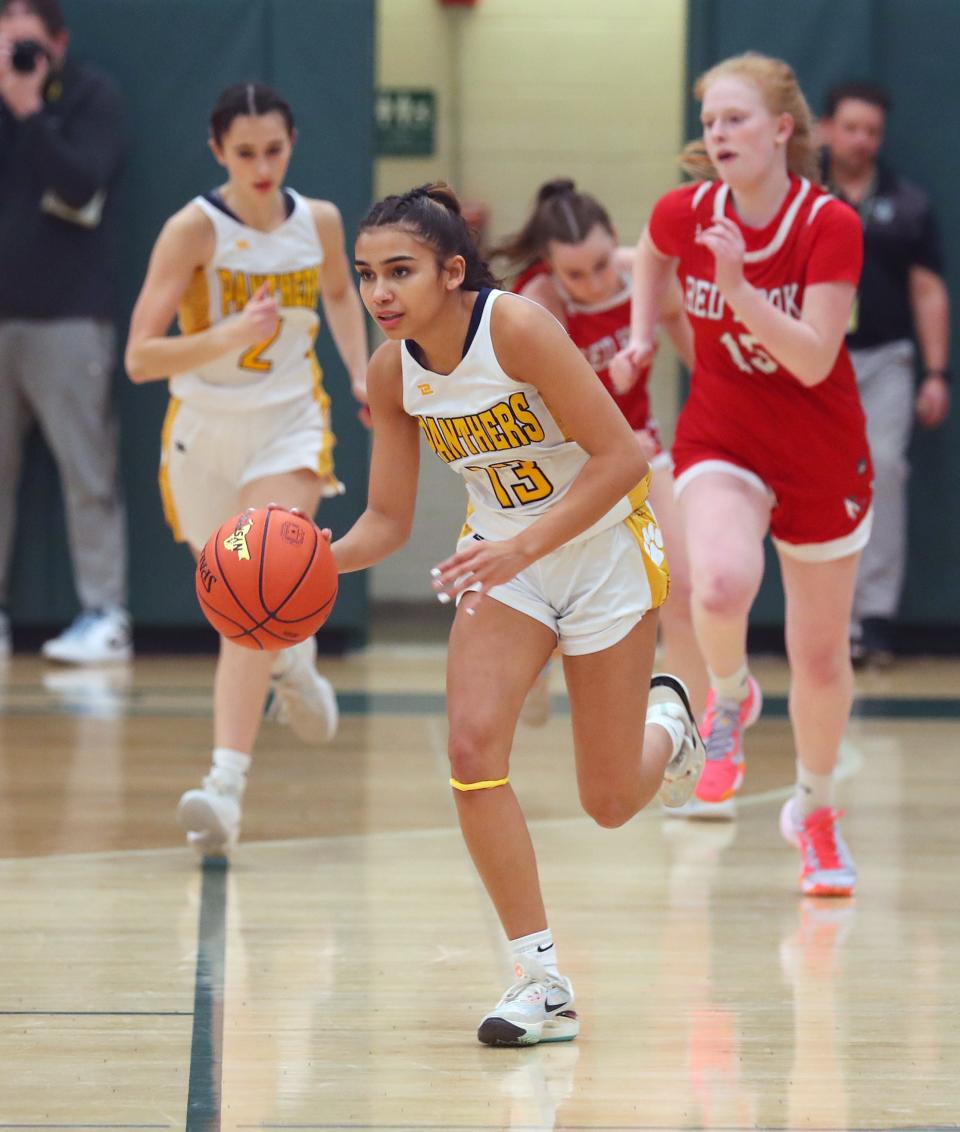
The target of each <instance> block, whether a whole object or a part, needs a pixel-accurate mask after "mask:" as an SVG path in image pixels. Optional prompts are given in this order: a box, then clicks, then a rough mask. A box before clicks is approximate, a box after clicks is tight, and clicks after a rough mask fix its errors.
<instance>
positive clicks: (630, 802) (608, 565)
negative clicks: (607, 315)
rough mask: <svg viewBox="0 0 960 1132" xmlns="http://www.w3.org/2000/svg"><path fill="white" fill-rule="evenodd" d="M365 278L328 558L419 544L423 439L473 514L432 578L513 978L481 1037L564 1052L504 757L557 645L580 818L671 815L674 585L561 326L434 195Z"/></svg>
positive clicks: (631, 456)
mask: <svg viewBox="0 0 960 1132" xmlns="http://www.w3.org/2000/svg"><path fill="white" fill-rule="evenodd" d="M355 262H356V267H357V271H358V273H359V275H360V292H361V297H362V298H363V302H364V305H365V306H366V307H367V310H368V311H369V312H370V314H371V315H372V316H373V317H374V318H375V319H376V321H377V323H378V325H379V326H380V327H381V329H382V330H383V331H384V333H385V334H386V336H387V338H388V339H390V340H389V341H388V342H385V343H384V344H383V345H382V346H381V347H380V348H379V349H378V350H377V352H376V353H375V354H374V357H373V359H372V360H371V363H370V368H369V372H368V394H369V398H370V408H371V413H372V418H373V430H374V445H373V458H372V466H371V470H370V483H369V491H368V503H367V509H366V511H365V512H364V513H363V515H362V516H361V517H360V518H359V519H358V521H357V522H356V524H355V525H354V526H353V527H352V528H351V529H350V530H349V531H348V532H347V533H346V534H345V535H344V536H343V537H342V538H340V539H339V540H338V541H336V542H334V543H333V553H334V557H335V559H336V561H337V565H338V568H339V569H340V571H341V572H346V571H351V570H362V569H365V568H366V567H369V566H372V565H374V564H375V563H377V562H380V561H381V560H382V559H384V558H386V557H387V556H388V555H389V554H390V553H392V552H393V551H394V550H396V549H397V548H398V547H400V546H401V545H402V544H403V543H404V542H405V541H406V539H407V538H408V537H409V534H410V527H411V522H412V518H413V512H414V504H415V497H416V491H417V473H418V465H419V453H420V434H421V433H422V434H423V436H424V438H425V440H426V442H427V443H428V445H429V446H430V447H431V448H432V449H433V451H434V452H435V453H436V454H437V455H438V456H439V458H440V459H441V460H443V461H444V463H446V464H448V465H449V466H450V467H451V469H452V470H453V471H455V472H457V473H459V474H460V475H461V476H462V477H463V479H464V481H465V484H466V488H467V492H468V496H469V501H470V510H469V513H468V518H467V524H466V526H465V527H464V529H463V531H462V532H461V536H460V541H459V543H458V549H457V551H456V553H455V554H454V555H453V556H452V557H450V558H449V559H447V560H446V561H445V562H442V563H441V564H440V565H439V566H437V567H435V568H434V571H433V574H434V588H435V589H436V590H437V591H438V596H440V597H441V599H446V600H451V599H454V598H455V599H457V600H458V601H459V607H458V609H457V612H456V617H455V619H454V623H453V627H452V630H451V634H450V645H449V654H448V665H447V705H448V715H449V756H450V766H451V779H450V785H451V787H452V788H453V791H454V798H455V800H456V805H457V812H458V815H459V819H460V825H461V829H462V831H463V835H464V838H465V840H466V843H467V847H468V849H469V850H470V853H471V855H472V857H473V860H474V863H475V865H476V867H477V870H478V872H479V873H480V876H481V879H482V880H483V882H484V885H485V886H486V888H487V892H488V893H489V895H490V898H491V900H492V901H493V904H494V906H495V908H496V910H497V913H498V915H499V917H500V921H501V923H502V925H503V928H504V931H505V933H506V935H507V938H508V939H509V941H510V946H511V950H512V954H513V960H514V964H515V978H516V981H515V982H514V984H513V985H512V986H511V987H510V988H509V990H508V991H507V992H506V994H504V996H503V997H502V998H501V1000H500V1002H499V1003H498V1004H497V1006H495V1007H494V1009H493V1010H491V1011H490V1012H489V1013H488V1014H487V1015H486V1016H485V1017H484V1018H483V1020H482V1021H481V1024H480V1029H479V1034H478V1036H479V1038H480V1040H481V1041H482V1042H484V1043H486V1044H489V1045H529V1044H535V1043H537V1042H540V1041H567V1040H570V1039H572V1038H574V1037H575V1036H576V1034H577V1032H578V1028H579V1023H578V1021H577V1017H576V1012H575V1011H574V1009H573V1001H574V998H573V989H572V987H571V985H570V982H569V980H568V979H567V978H565V977H564V976H562V975H561V974H560V970H559V967H558V959H557V952H556V948H555V946H554V943H553V938H552V936H551V933H550V930H549V927H548V924H547V919H546V914H545V911H544V905H543V900H542V897H541V893H540V884H539V879H538V876H537V864H536V859H535V856H534V851H533V846H532V844H531V841H530V835H529V832H528V830H527V825H526V821H525V819H524V816H523V813H522V811H521V809H520V805H519V802H518V800H517V797H516V795H515V794H514V792H513V790H512V788H511V786H510V783H509V761H510V749H511V745H512V742H513V734H514V730H515V728H516V724H517V718H518V716H519V713H520V709H521V706H522V704H523V701H524V698H525V696H526V694H527V692H528V690H529V688H530V686H531V684H532V683H533V681H534V679H535V678H536V676H537V673H538V672H540V670H541V669H542V668H543V665H544V663H545V662H546V660H547V658H548V657H549V656H550V655H551V653H552V652H553V650H554V648H555V647H556V646H557V644H558V643H559V646H560V649H561V651H562V653H563V656H564V672H565V676H566V680H567V685H568V688H569V693H570V704H571V715H572V721H573V735H574V747H575V753H576V766H577V779H578V783H579V788H580V797H581V800H582V803H583V805H584V808H585V809H586V810H587V812H588V813H589V814H590V815H591V816H592V817H593V818H595V820H596V821H597V822H599V823H600V824H601V825H604V826H618V825H622V824H623V823H624V822H626V821H628V820H629V819H630V818H631V817H632V816H633V815H634V814H635V813H637V811H638V810H640V809H641V808H642V807H643V806H645V805H646V804H647V803H648V802H649V801H651V799H652V798H654V797H655V796H656V795H657V794H658V793H659V796H660V798H661V800H662V801H663V802H664V803H665V804H668V805H680V804H682V803H683V802H684V801H685V800H686V799H688V798H689V797H690V795H691V792H692V790H693V787H694V784H695V782H696V779H697V776H698V775H699V773H700V769H701V767H702V760H703V748H702V744H701V743H700V739H699V735H698V733H697V729H696V724H695V722H694V718H693V714H692V712H691V710H690V706H689V703H688V701H687V696H686V693H685V690H684V688H683V685H682V684H681V683H680V681H678V680H676V679H675V678H674V677H672V676H656V677H654V678H653V680H652V682H651V679H650V674H651V669H652V666H653V656H654V648H655V644H656V633H657V613H656V610H657V607H658V606H659V605H660V604H661V603H662V601H663V599H664V598H665V597H666V592H667V587H668V574H667V569H666V562H665V558H664V555H663V552H662V550H661V549H660V546H659V540H658V531H657V527H656V522H655V520H654V519H653V516H652V513H651V512H650V510H649V509H648V507H647V504H646V501H645V495H646V489H647V484H648V467H647V463H646V461H645V459H644V457H643V454H642V452H641V450H640V446H639V445H638V444H637V441H636V438H635V437H634V435H633V432H632V431H631V429H630V426H629V425H628V424H627V422H626V421H625V420H624V418H623V416H622V415H621V414H620V413H619V412H618V410H617V408H616V406H615V405H614V403H613V401H612V400H611V398H610V397H609V396H608V395H607V394H606V392H605V391H604V389H603V386H602V385H601V384H600V382H599V380H598V379H597V376H596V374H595V373H594V372H593V370H592V369H591V368H590V366H589V365H588V364H587V362H586V361H585V360H584V358H583V356H582V354H581V353H580V351H579V350H578V349H577V348H576V346H574V344H573V343H572V342H571V341H570V339H569V337H568V336H567V334H566V332H565V331H564V330H563V328H562V327H561V326H560V325H559V324H558V323H557V321H556V319H554V318H553V317H551V315H550V314H549V313H548V312H547V311H545V310H543V308H542V307H540V306H539V305H538V304H537V303H534V302H530V301H528V300H526V299H523V298H520V297H519V296H516V295H512V294H508V293H505V292H502V291H498V290H496V289H495V288H494V287H493V279H492V278H491V276H490V273H489V271H488V269H487V267H486V265H485V264H484V263H483V262H482V261H481V260H480V257H479V253H478V251H477V248H476V245H475V244H474V242H473V240H472V238H471V236H470V233H469V232H468V229H467V227H466V224H465V222H464V220H463V217H462V215H461V214H460V206H459V203H458V201H457V199H456V197H455V195H454V194H453V192H452V191H451V190H450V189H448V188H447V187H446V186H443V185H434V186H423V187H421V188H419V189H414V190H411V191H410V192H408V193H405V194H403V195H402V196H393V197H388V198H386V199H385V200H384V201H381V202H380V203H378V204H376V205H375V206H374V207H373V209H372V211H371V212H370V213H369V214H368V216H367V218H366V219H365V220H364V222H363V224H362V225H361V229H360V234H359V236H358V238H357V242H356V261H355ZM560 420H563V421H564V422H565V423H566V429H567V432H566V433H565V432H564V430H563V429H562V428H561V427H560V425H559V424H558V421H560ZM644 719H646V725H645V726H644V724H643V723H642V722H641V721H643V720H644Z"/></svg>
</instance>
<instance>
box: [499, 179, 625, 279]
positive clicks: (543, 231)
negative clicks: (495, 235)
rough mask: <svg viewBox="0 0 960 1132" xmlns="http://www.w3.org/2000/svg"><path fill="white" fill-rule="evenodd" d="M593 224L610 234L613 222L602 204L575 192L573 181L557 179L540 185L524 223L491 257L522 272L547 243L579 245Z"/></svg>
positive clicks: (545, 247) (543, 249) (587, 194)
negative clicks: (553, 241)
mask: <svg viewBox="0 0 960 1132" xmlns="http://www.w3.org/2000/svg"><path fill="white" fill-rule="evenodd" d="M597 224H599V225H600V226H601V227H602V228H605V229H606V230H607V231H608V232H609V233H610V235H611V236H612V235H613V234H614V229H613V222H612V221H611V219H610V216H609V214H608V213H607V210H606V209H605V208H604V207H603V205H602V204H601V203H600V202H599V201H598V200H597V199H596V198H595V197H592V196H590V194H589V193H581V192H579V191H578V190H577V186H576V184H575V183H574V182H573V181H570V180H568V179H566V178H562V177H558V178H556V179H555V180H553V181H547V182H546V183H545V184H543V185H541V186H540V188H539V189H538V190H537V199H536V200H535V202H534V205H533V211H532V212H531V213H530V215H529V217H528V218H527V222H526V224H524V226H523V227H522V228H521V229H520V231H519V232H516V233H515V234H514V235H512V236H508V237H507V238H506V239H505V240H503V241H501V243H499V244H498V245H497V246H496V247H495V248H494V249H493V251H492V253H491V258H494V257H496V256H500V257H502V258H503V259H506V260H507V261H508V262H509V263H510V264H511V266H512V268H513V270H515V271H523V270H524V269H525V268H527V267H529V266H530V265H531V264H532V263H535V262H536V261H537V260H539V259H542V258H543V257H544V255H545V254H546V251H547V244H548V243H549V242H550V240H556V241H557V242H558V243H560V244H579V243H580V242H581V240H585V239H586V237H587V235H588V233H589V232H590V230H591V229H592V228H593V227H594V226H595V225H597Z"/></svg>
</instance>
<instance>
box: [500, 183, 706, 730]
mask: <svg viewBox="0 0 960 1132" xmlns="http://www.w3.org/2000/svg"><path fill="white" fill-rule="evenodd" d="M493 254H494V255H495V256H497V255H499V256H503V257H504V258H505V259H506V260H507V261H508V262H509V263H510V264H511V265H512V266H513V267H514V268H520V274H519V277H518V278H517V280H516V282H515V284H514V290H515V291H516V292H517V293H518V294H520V295H524V296H525V297H527V298H530V299H534V300H535V301H536V302H538V303H540V304H541V306H544V307H546V308H547V310H548V311H550V312H551V314H553V315H554V316H555V317H556V318H557V319H558V320H559V322H560V325H561V326H563V327H565V328H566V330H567V333H568V334H569V335H570V337H571V338H572V339H573V341H574V343H575V344H576V345H577V346H579V348H580V351H581V353H582V354H583V356H584V357H585V358H586V359H587V361H588V362H589V363H590V365H591V367H592V368H593V370H594V371H595V372H596V374H597V376H598V377H599V378H600V381H601V383H602V384H603V387H604V389H606V390H607V392H608V393H609V394H610V396H611V397H613V400H614V402H615V403H616V406H617V408H618V409H619V410H620V412H621V413H622V414H623V415H624V417H625V418H626V420H627V423H628V424H629V425H630V427H631V428H632V429H633V431H634V434H635V436H636V437H637V440H638V441H639V443H640V446H641V449H642V450H643V454H644V456H645V457H646V459H647V460H648V461H649V463H650V468H651V470H652V471H653V473H654V474H653V478H652V480H651V483H650V495H649V498H650V502H651V504H652V506H653V509H654V512H655V514H656V517H657V522H658V524H659V526H660V529H661V531H662V532H663V539H664V543H665V545H666V549H667V553H668V555H669V559H670V600H669V601H668V602H666V603H665V604H664V606H663V610H662V613H661V617H662V624H661V634H662V637H663V662H664V667H665V668H666V669H667V670H668V671H669V672H677V673H679V674H680V675H681V676H682V677H683V680H684V682H685V683H686V685H687V688H688V689H689V693H690V702H691V704H692V705H693V708H694V711H695V712H698V713H699V712H700V711H701V710H702V709H703V705H704V701H705V698H706V694H707V674H706V669H705V668H704V664H703V660H702V658H701V656H700V650H699V647H698V645H697V639H696V635H695V634H694V631H693V623H692V621H691V619H690V584H689V580H688V579H689V571H688V568H687V561H686V548H685V546H684V540H683V535H682V531H681V527H680V516H679V511H678V508H677V505H676V503H675V502H674V496H673V480H672V477H671V475H670V470H671V467H672V463H671V460H670V454H669V452H666V451H665V450H664V448H663V445H662V444H661V442H660V434H659V430H658V428H657V422H656V420H655V419H654V418H653V416H652V414H651V410H650V395H649V390H648V388H647V385H648V380H649V376H650V366H649V365H648V366H647V367H646V369H645V370H644V372H643V373H642V374H641V375H640V376H639V377H638V379H637V380H636V381H634V382H631V385H630V388H629V389H628V390H626V391H625V392H623V393H618V392H617V390H616V389H615V388H614V387H613V384H612V382H611V380H610V374H609V365H610V362H611V361H612V359H613V357H614V356H615V355H616V353H617V352H618V351H619V350H620V349H622V348H623V347H624V346H625V345H626V344H627V341H628V340H629V337H630V296H631V292H632V290H633V260H634V249H633V248H632V247H631V248H621V247H620V246H619V243H618V238H617V231H616V229H615V228H614V226H613V222H612V221H611V219H610V216H609V214H608V213H607V210H606V209H605V208H604V207H603V205H602V204H601V203H600V202H599V201H598V200H596V199H595V198H594V197H592V196H590V195H589V194H588V193H583V192H579V191H578V190H577V187H576V185H575V184H574V182H573V181H570V180H565V179H558V180H555V181H547V182H546V183H545V184H543V185H541V186H540V189H539V190H538V192H537V199H536V203H535V204H534V207H533V211H532V212H531V214H530V216H529V217H528V218H527V221H526V223H525V224H524V226H523V227H522V228H521V230H520V231H519V232H518V233H516V235H514V236H512V237H509V238H508V239H507V240H505V241H504V242H503V243H502V244H500V245H499V246H498V247H497V248H496V249H495V250H494V253H493ZM659 322H660V325H661V326H662V327H663V329H664V330H665V331H666V333H667V335H668V336H669V338H670V340H671V341H672V342H673V345H674V347H675V348H676V351H677V353H678V354H679V356H680V358H681V360H682V361H683V362H684V364H685V365H686V366H687V367H688V368H689V369H692V368H693V335H692V334H691V331H690V324H689V322H688V321H687V318H686V315H685V314H684V313H683V304H682V302H681V295H680V289H679V287H671V288H670V289H669V290H668V291H667V293H666V295H665V296H664V299H663V305H662V307H661V310H660V312H659ZM545 685H546V681H545V680H539V681H538V682H537V684H536V685H535V686H534V693H531V698H530V701H528V703H527V705H526V706H525V708H524V714H523V717H522V718H523V719H524V720H525V721H527V720H528V717H529V716H530V715H531V708H533V707H534V705H535V704H536V703H541V702H543V703H544V706H546V704H548V703H549V700H546V701H544V700H543V697H537V699H536V700H535V699H534V695H535V693H536V691H537V690H538V689H539V688H541V687H543V686H545ZM534 714H535V713H534ZM530 721H532V720H530Z"/></svg>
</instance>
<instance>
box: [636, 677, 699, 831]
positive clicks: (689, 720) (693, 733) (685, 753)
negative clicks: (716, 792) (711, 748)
mask: <svg viewBox="0 0 960 1132" xmlns="http://www.w3.org/2000/svg"><path fill="white" fill-rule="evenodd" d="M658 715H663V716H667V717H668V718H669V719H673V720H677V721H678V722H679V723H681V724H682V725H683V731H684V735H683V742H682V743H681V745H680V750H679V751H677V753H676V754H675V755H674V756H673V758H672V759H671V760H670V761H669V762H668V763H667V765H666V768H665V769H664V772H663V784H662V785H661V787H660V789H659V791H658V792H657V797H658V798H659V799H660V801H661V803H662V804H663V805H664V806H666V807H667V808H668V809H676V808H677V807H678V806H683V805H686V803H687V802H689V801H690V799H691V798H692V797H693V792H694V790H695V789H696V787H697V783H698V782H699V781H700V775H701V774H702V773H703V766H704V763H705V762H706V760H707V752H706V749H705V747H704V745H703V740H702V739H701V738H700V732H699V731H698V730H697V721H696V719H695V718H694V715H693V709H692V708H691V707H690V697H689V696H688V695H687V688H686V685H685V684H684V683H683V681H682V680H678V679H677V678H676V676H668V675H667V674H666V673H659V674H657V675H656V676H654V677H653V678H652V679H651V681H650V697H649V699H648V700H647V723H656V722H657V716H658Z"/></svg>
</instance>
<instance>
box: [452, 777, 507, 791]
mask: <svg viewBox="0 0 960 1132" xmlns="http://www.w3.org/2000/svg"><path fill="white" fill-rule="evenodd" d="M509 781H510V775H509V774H508V775H507V777H506V778H488V779H485V780H484V781H483V782H458V781H457V780H456V779H455V778H451V779H450V785H451V786H452V787H453V788H454V790H460V791H463V792H466V791H468V790H493V789H494V788H495V787H497V786H506V785H507V783H508V782H509Z"/></svg>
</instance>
